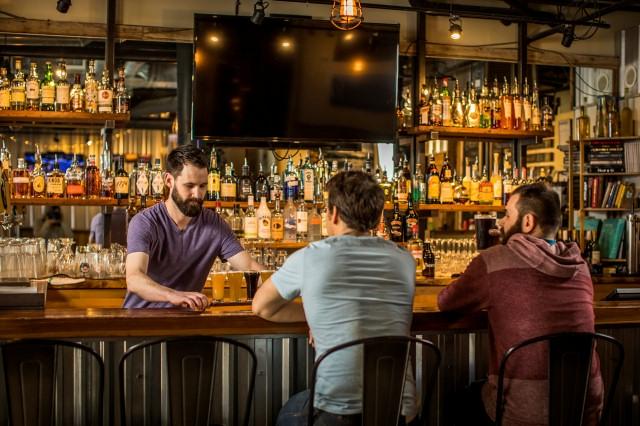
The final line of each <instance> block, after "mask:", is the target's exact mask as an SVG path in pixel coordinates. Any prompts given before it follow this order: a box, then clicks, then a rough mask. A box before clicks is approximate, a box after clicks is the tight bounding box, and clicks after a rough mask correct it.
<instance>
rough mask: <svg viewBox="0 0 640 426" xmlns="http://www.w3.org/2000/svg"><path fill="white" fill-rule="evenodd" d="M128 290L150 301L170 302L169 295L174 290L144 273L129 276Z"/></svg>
mask: <svg viewBox="0 0 640 426" xmlns="http://www.w3.org/2000/svg"><path fill="white" fill-rule="evenodd" d="M127 290H129V291H130V292H132V293H135V294H137V295H138V296H140V297H141V298H143V299H144V300H147V301H149V302H168V301H169V295H170V294H171V292H172V291H173V290H172V289H170V288H168V287H165V286H163V285H161V284H158V283H157V282H155V281H154V280H152V279H151V278H149V276H148V275H146V274H142V273H136V274H131V275H128V276H127Z"/></svg>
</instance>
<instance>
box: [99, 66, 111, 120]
mask: <svg viewBox="0 0 640 426" xmlns="http://www.w3.org/2000/svg"><path fill="white" fill-rule="evenodd" d="M98 112H100V113H112V112H113V88H112V87H111V78H110V76H109V70H108V69H106V68H105V69H103V70H102V79H101V80H100V83H99V84H98Z"/></svg>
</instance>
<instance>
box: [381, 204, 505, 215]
mask: <svg viewBox="0 0 640 426" xmlns="http://www.w3.org/2000/svg"><path fill="white" fill-rule="evenodd" d="M385 208H386V205H385ZM391 210H393V206H391ZM418 210H420V211H429V210H435V211H446V212H472V213H473V212H478V213H486V212H501V211H504V206H485V205H478V204H420V205H419V207H418Z"/></svg>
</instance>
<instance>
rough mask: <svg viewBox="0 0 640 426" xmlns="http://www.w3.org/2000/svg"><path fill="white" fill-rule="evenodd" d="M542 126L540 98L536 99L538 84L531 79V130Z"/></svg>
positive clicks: (536, 129)
mask: <svg viewBox="0 0 640 426" xmlns="http://www.w3.org/2000/svg"><path fill="white" fill-rule="evenodd" d="M541 128H542V113H541V112H540V100H539V99H538V84H537V82H536V81H535V80H533V94H532V96H531V130H533V131H539V130H540V129H541Z"/></svg>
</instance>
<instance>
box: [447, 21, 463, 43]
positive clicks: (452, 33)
mask: <svg viewBox="0 0 640 426" xmlns="http://www.w3.org/2000/svg"><path fill="white" fill-rule="evenodd" d="M449 37H451V39H452V40H460V38H461V37H462V21H461V20H460V17H459V16H455V15H451V16H449Z"/></svg>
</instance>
